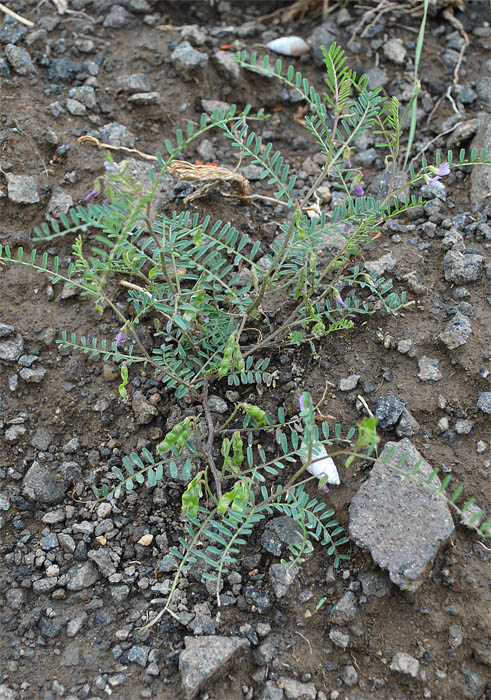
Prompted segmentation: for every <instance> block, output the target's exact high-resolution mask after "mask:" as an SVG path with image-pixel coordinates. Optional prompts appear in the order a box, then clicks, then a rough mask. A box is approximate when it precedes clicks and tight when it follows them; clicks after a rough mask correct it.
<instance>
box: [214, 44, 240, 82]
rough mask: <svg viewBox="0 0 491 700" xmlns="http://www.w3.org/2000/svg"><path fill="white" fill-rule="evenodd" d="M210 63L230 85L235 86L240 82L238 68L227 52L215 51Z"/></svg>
mask: <svg viewBox="0 0 491 700" xmlns="http://www.w3.org/2000/svg"><path fill="white" fill-rule="evenodd" d="M212 61H213V63H214V65H215V68H216V69H217V73H219V74H220V75H221V76H222V77H224V78H227V80H228V81H229V82H230V84H231V85H237V84H238V82H239V80H240V66H239V64H238V63H236V61H234V57H233V56H231V55H230V54H229V53H228V52H227V51H215V53H214V54H213V55H212Z"/></svg>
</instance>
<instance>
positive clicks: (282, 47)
mask: <svg viewBox="0 0 491 700" xmlns="http://www.w3.org/2000/svg"><path fill="white" fill-rule="evenodd" d="M266 46H267V48H268V49H270V50H271V51H274V52H275V53H280V54H282V56H303V54H304V53H307V51H310V46H309V45H308V44H307V42H306V41H304V40H303V39H302V38H301V37H299V36H282V37H281V38H279V39H273V41H270V42H268V43H267V44H266Z"/></svg>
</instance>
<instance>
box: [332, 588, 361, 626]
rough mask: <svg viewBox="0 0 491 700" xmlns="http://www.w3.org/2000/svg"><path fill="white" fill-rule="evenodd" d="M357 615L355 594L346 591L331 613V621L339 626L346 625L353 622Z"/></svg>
mask: <svg viewBox="0 0 491 700" xmlns="http://www.w3.org/2000/svg"><path fill="white" fill-rule="evenodd" d="M357 614H358V610H357V607H356V598H355V594H354V593H353V592H352V591H346V593H345V594H344V595H343V597H342V598H341V599H340V600H338V602H337V603H336V605H335V606H334V607H333V608H332V610H331V612H330V613H329V620H330V621H331V622H334V623H336V624H337V625H346V624H348V622H353V620H354V619H355V617H356V616H357Z"/></svg>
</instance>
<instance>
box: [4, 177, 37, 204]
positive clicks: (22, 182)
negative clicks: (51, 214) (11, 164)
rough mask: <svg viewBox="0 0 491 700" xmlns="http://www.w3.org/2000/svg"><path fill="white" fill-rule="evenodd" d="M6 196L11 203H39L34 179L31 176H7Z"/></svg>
mask: <svg viewBox="0 0 491 700" xmlns="http://www.w3.org/2000/svg"><path fill="white" fill-rule="evenodd" d="M7 194H8V198H9V199H10V201H11V202H16V203H17V204H36V203H37V202H39V193H38V190H37V183H36V178H35V177H32V175H11V174H10V173H9V174H8V175H7Z"/></svg>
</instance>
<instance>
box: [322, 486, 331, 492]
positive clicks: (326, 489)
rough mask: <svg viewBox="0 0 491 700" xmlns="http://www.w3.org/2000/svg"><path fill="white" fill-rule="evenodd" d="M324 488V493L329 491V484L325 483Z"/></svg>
mask: <svg viewBox="0 0 491 700" xmlns="http://www.w3.org/2000/svg"><path fill="white" fill-rule="evenodd" d="M322 490H323V491H324V493H329V486H326V485H325V484H324V486H323V487H322Z"/></svg>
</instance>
